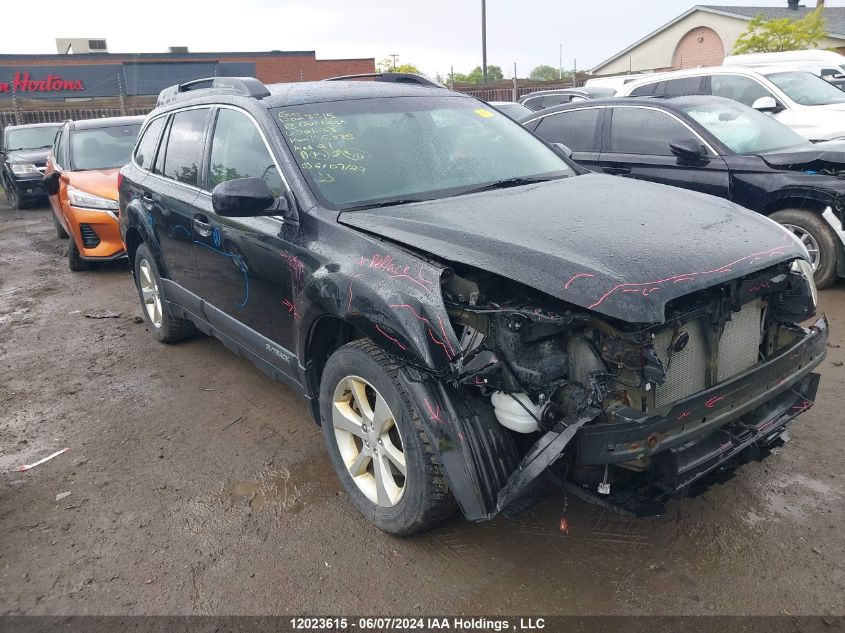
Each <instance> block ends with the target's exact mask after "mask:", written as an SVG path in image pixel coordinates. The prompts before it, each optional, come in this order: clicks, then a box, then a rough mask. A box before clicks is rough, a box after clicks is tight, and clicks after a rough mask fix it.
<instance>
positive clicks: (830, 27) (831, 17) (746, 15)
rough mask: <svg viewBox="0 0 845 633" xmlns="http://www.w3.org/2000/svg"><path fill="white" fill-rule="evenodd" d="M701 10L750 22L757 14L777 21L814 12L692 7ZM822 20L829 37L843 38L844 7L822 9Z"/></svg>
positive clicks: (707, 6) (797, 18) (844, 24)
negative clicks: (823, 19)
mask: <svg viewBox="0 0 845 633" xmlns="http://www.w3.org/2000/svg"><path fill="white" fill-rule="evenodd" d="M694 8H697V9H702V10H705V11H707V10H710V11H712V12H714V13H722V14H727V15H734V16H736V17H738V18H742V19H744V20H750V19H751V18H753V17H754V16H756V15H758V14H762V15H763V17H764V18H765V19H767V20H777V19H781V18H792V19H796V20H800V19H801V18H804V17H807V16H808V15H809V14H810V13H812V12H813V11H815V10H816V8H815V7H805V6H799V7H798V8H797V9H790V8H788V7H760V6H755V7H733V6H728V5H718V4H702V5H698V6H697V7H694ZM824 18H825V22H826V29H827V32H828V34H829V35H831V36H833V37H845V7H828V6H825V8H824Z"/></svg>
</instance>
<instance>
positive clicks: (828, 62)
mask: <svg viewBox="0 0 845 633" xmlns="http://www.w3.org/2000/svg"><path fill="white" fill-rule="evenodd" d="M722 65H723V66H746V67H754V66H780V65H788V66H790V67H791V68H793V69H796V70H803V71H806V72H810V73H813V74H814V75H818V76H819V77H833V76H835V75H841V74H845V55H840V54H839V53H834V52H833V51H823V50H810V51H784V52H782V53H747V54H745V55H729V56H728V57H725V61H723V62H722Z"/></svg>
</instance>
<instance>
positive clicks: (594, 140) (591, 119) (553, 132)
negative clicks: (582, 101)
mask: <svg viewBox="0 0 845 633" xmlns="http://www.w3.org/2000/svg"><path fill="white" fill-rule="evenodd" d="M599 114H601V110H600V109H599V108H589V109H585V110H567V111H565V112H559V113H557V114H552V115H551V116H547V117H545V118H543V119H542V120H541V121H540V125H539V126H538V127H537V129H536V132H537V134H539V135H540V137H541V138H543V139H545V140H546V141H548V142H549V143H563V144H564V145H566V146H567V147H568V148H569V149H571V150H572V151H573V152H596V151H598V149H599V148H598V134H597V130H596V127H597V124H598V121H599Z"/></svg>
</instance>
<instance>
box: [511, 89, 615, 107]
mask: <svg viewBox="0 0 845 633" xmlns="http://www.w3.org/2000/svg"><path fill="white" fill-rule="evenodd" d="M615 93H616V90H614V89H613V88H604V87H601V86H590V87H584V88H561V89H558V90H538V91H537V92H530V93H528V94H527V95H523V96H522V97H520V99H519V103H521V104H522V105H524V106H525V107H526V108H528V109H530V110H534V111H537V110H543V109H545V108H551V107H552V106H556V105H560V104H562V103H570V102H572V101H586V100H587V99H601V98H604V97H612V96H613V95H614V94H615Z"/></svg>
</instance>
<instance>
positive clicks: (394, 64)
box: [388, 53, 399, 71]
mask: <svg viewBox="0 0 845 633" xmlns="http://www.w3.org/2000/svg"><path fill="white" fill-rule="evenodd" d="M388 57H392V58H393V67H392V68H391V69H390V70H391V71H394V70H396V58H397V57H399V53H390V55H388Z"/></svg>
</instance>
